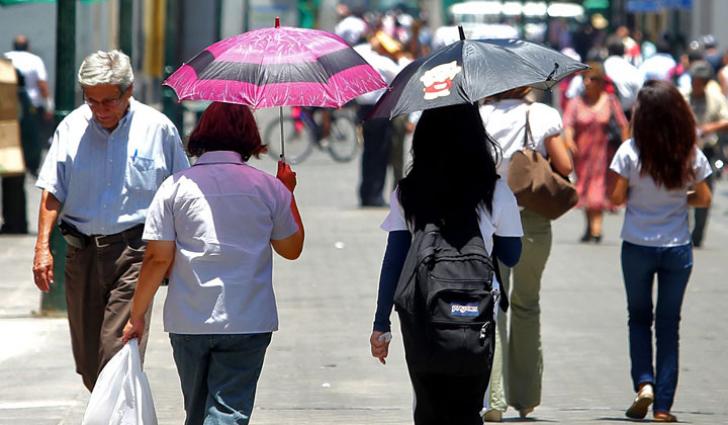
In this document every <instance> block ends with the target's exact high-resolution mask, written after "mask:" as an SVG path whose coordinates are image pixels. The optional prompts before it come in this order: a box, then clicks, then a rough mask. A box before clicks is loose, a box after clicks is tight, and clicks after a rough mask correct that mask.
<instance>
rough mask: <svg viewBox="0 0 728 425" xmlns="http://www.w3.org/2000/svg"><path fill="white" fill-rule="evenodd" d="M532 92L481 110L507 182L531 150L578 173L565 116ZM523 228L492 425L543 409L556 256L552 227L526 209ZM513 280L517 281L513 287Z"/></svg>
mask: <svg viewBox="0 0 728 425" xmlns="http://www.w3.org/2000/svg"><path fill="white" fill-rule="evenodd" d="M530 91H531V89H530V88H528V87H521V88H517V89H513V90H509V91H507V92H504V93H500V94H498V95H495V96H493V97H491V98H489V99H486V103H485V105H483V106H482V107H481V108H480V114H481V116H482V117H483V121H484V123H485V130H486V132H487V133H488V135H489V136H490V137H492V138H493V140H494V141H495V143H496V144H497V145H498V146H499V148H500V150H501V151H502V154H503V159H502V160H501V161H500V163H499V164H498V174H500V176H501V179H502V180H504V181H507V179H508V170H509V168H510V162H511V157H512V156H513V154H514V153H516V152H518V151H520V150H521V149H523V147H530V148H532V149H534V150H536V151H537V152H539V153H540V154H541V155H543V157H544V158H548V159H549V160H550V161H551V165H552V167H553V168H554V169H555V170H556V171H557V172H558V173H560V174H561V175H564V176H568V175H569V174H571V171H572V164H571V157H570V155H569V151H568V149H567V148H566V145H565V144H564V140H563V138H562V137H561V133H562V123H561V116H560V115H559V112H558V111H557V110H556V109H554V108H552V107H550V106H548V105H544V104H543V103H531V102H530V101H528V100H527V99H526V96H527V95H528V94H529V93H530ZM520 218H521V224H522V226H523V238H522V246H523V252H522V253H521V259H520V261H519V262H518V264H517V265H516V266H514V267H513V268H512V269H511V268H509V267H508V266H507V265H505V264H501V265H500V273H501V278H502V279H503V282H501V284H502V288H503V291H505V292H506V293H507V294H509V295H508V299H509V300H510V305H511V308H510V312H511V313H510V316H511V320H510V329H509V328H508V320H507V317H506V314H505V313H504V312H503V311H499V312H498V320H497V326H498V332H497V334H496V345H495V354H494V358H493V368H492V372H491V377H490V391H489V393H488V394H487V395H486V399H485V403H484V408H485V412H484V419H485V421H486V422H501V420H502V418H503V413H504V412H505V411H506V409H507V408H508V406H509V405H510V406H513V407H514V408H515V409H516V410H517V411H518V412H519V415H520V416H521V417H522V418H524V417H526V415H528V414H529V413H531V412H532V411H533V409H534V408H536V406H538V405H539V404H540V403H541V380H542V374H543V356H542V352H541V323H540V311H541V308H540V306H539V293H540V291H541V275H542V274H543V271H544V268H545V267H546V261H547V260H548V257H549V253H550V252H551V221H550V220H549V219H547V218H545V217H543V216H541V215H539V214H537V213H535V212H533V211H530V210H528V209H524V208H521V214H520ZM511 277H512V278H513V280H512V282H511Z"/></svg>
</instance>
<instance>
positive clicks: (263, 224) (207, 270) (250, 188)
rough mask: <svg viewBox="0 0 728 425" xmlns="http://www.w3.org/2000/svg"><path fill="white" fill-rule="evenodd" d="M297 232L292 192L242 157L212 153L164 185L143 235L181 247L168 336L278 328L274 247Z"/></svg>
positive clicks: (170, 296)
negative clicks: (169, 334) (271, 242)
mask: <svg viewBox="0 0 728 425" xmlns="http://www.w3.org/2000/svg"><path fill="white" fill-rule="evenodd" d="M297 230H298V225H297V224H296V222H295V220H294V218H293V214H292V213H291V193H290V192H289V191H288V189H286V187H285V186H284V185H283V183H281V182H280V181H279V180H278V179H276V178H275V177H273V176H271V175H269V174H267V173H264V172H262V171H260V170H257V169H255V168H253V167H252V166H250V165H248V164H246V163H244V162H242V161H241V159H240V155H239V154H238V153H236V152H229V151H215V152H207V153H205V154H203V155H202V156H201V157H200V158H199V160H198V161H197V163H196V164H195V166H193V167H191V168H189V169H187V170H184V171H182V172H179V173H176V174H174V175H173V176H171V177H169V178H168V179H167V180H165V181H164V183H163V184H162V186H161V187H160V188H159V191H158V192H157V194H156V195H155V197H154V200H153V201H152V204H151V205H150V207H149V215H148V217H147V221H146V225H145V227H144V235H143V238H144V239H146V240H169V241H175V243H176V252H175V260H174V263H173V265H172V271H171V275H170V283H169V290H168V292H167V299H166V302H165V304H164V328H165V330H166V331H167V332H171V333H179V334H242V333H263V332H271V331H275V330H277V329H278V313H277V309H276V302H275V296H274V293H273V284H272V282H273V259H272V250H271V245H270V241H271V240H280V239H285V238H287V237H289V236H291V235H293V234H294V233H295V232H296V231H297Z"/></svg>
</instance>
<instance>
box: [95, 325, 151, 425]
mask: <svg viewBox="0 0 728 425" xmlns="http://www.w3.org/2000/svg"><path fill="white" fill-rule="evenodd" d="M82 425H157V414H156V412H155V411H154V399H152V389H151V388H150V386H149V381H148V380H147V376H146V375H145V374H144V372H143V371H142V363H141V358H140V356H139V345H138V342H137V340H136V339H132V340H130V341H129V342H128V343H127V344H126V345H124V347H122V349H121V350H120V351H119V352H118V353H116V355H115V356H114V357H112V358H111V360H109V362H108V363H107V364H106V366H104V369H103V370H102V371H101V374H100V375H99V379H98V380H97V381H96V386H94V390H93V392H92V393H91V398H90V399H89V401H88V406H87V407H86V414H85V415H84V416H83V422H82Z"/></svg>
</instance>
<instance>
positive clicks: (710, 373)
mask: <svg viewBox="0 0 728 425" xmlns="http://www.w3.org/2000/svg"><path fill="white" fill-rule="evenodd" d="M443 152H446V150H444V151H443ZM443 154H446V153H443ZM453 161H457V158H453ZM254 162H255V165H256V166H258V167H259V168H262V169H265V170H267V171H268V172H271V173H273V172H274V170H275V162H274V161H273V160H271V159H269V158H263V159H261V160H259V161H254ZM295 170H296V171H297V174H298V181H299V183H298V188H297V190H296V195H297V199H298V203H299V207H300V209H301V214H302V216H303V221H304V224H305V227H306V243H305V249H304V253H303V255H302V257H301V258H300V259H299V260H297V261H286V260H283V259H281V258H276V260H275V263H274V282H275V283H274V285H275V289H276V295H277V298H278V305H279V314H280V331H278V332H276V333H275V334H274V337H273V342H272V343H271V346H270V348H269V350H268V354H267V357H266V362H265V366H264V369H263V374H262V377H261V379H260V382H259V385H258V395H257V400H256V407H255V410H254V413H253V417H252V423H254V424H263V425H272V424H276V425H278V424H343V425H356V424H407V423H411V406H412V390H411V387H410V384H409V381H408V377H407V373H406V369H405V365H404V360H403V351H402V347H401V338H400V335H399V332H398V328H397V325H396V315H394V314H393V316H392V318H393V321H394V322H395V326H394V328H395V331H394V334H395V335H394V340H393V343H392V346H391V347H392V350H391V352H390V356H389V358H388V361H387V364H386V365H385V366H383V365H380V364H379V363H378V362H377V361H376V360H375V359H373V358H372V357H371V355H370V354H369V343H368V339H369V335H370V332H371V322H372V317H373V311H374V307H375V299H376V290H377V278H378V275H379V266H380V263H381V259H382V254H383V250H384V244H385V240H386V234H385V233H384V232H382V231H381V230H379V224H380V223H381V221H382V219H383V218H384V216H385V214H386V209H377V208H375V209H361V208H358V206H357V197H356V186H357V182H358V173H359V164H358V161H354V162H351V163H347V164H339V163H335V162H333V161H332V160H331V159H330V158H329V157H328V156H327V155H326V154H325V153H323V152H315V153H314V155H313V156H312V157H311V158H309V159H308V160H307V161H306V162H305V163H303V164H301V165H299V166H296V167H295ZM31 183H32V182H29V187H28V191H29V205H28V209H29V217H30V218H31V220H32V222H33V223H35V220H36V219H37V213H36V209H37V205H38V199H39V194H38V191H37V189H34V188H32V187H31ZM714 199H715V203H714V208H713V210H712V215H711V222H710V224H709V235H708V237H707V240H706V242H705V247H704V248H702V249H700V250H696V251H695V268H694V271H693V276H692V278H691V281H690V284H689V287H688V294H687V297H686V300H685V304H684V308H683V320H682V326H681V357H680V383H679V386H678V393H677V397H676V401H675V405H674V407H673V413H674V414H676V415H677V416H678V418H679V419H680V420H681V421H682V422H685V423H695V424H726V423H728V366H726V363H725V356H726V354H725V353H728V333H727V331H726V323H727V322H728V320H727V319H728V314H727V313H726V311H727V310H726V308H725V304H723V303H725V302H726V301H728V289H726V278H725V275H726V267H727V266H726V259H728V257H727V256H726V253H728V249H726V247H725V244H724V243H723V241H725V240H728V184H726V183H724V182H720V183H719V185H718V187H717V190H716V193H715V196H714ZM621 220H622V215H621V214H619V213H618V214H610V215H607V216H606V219H605V231H604V240H603V242H602V243H601V244H599V245H595V244H588V245H586V244H581V243H578V242H577V240H578V239H579V237H580V236H581V233H582V231H583V228H584V221H583V217H582V214H581V212H579V211H572V212H570V213H568V214H567V215H565V216H564V217H563V218H561V219H559V220H557V221H556V222H554V225H553V228H554V231H553V234H554V238H553V239H554V243H553V248H552V252H551V258H550V260H549V263H548V265H547V267H546V272H545V274H544V278H543V283H542V291H541V294H542V297H541V307H542V308H541V309H542V312H541V322H542V334H543V349H544V383H543V401H542V404H541V406H539V407H538V408H537V409H536V411H535V412H534V413H533V415H532V416H530V417H529V419H527V420H525V422H545V423H569V424H613V423H620V422H627V420H626V418H625V417H624V410H625V409H626V408H627V407H628V406H629V404H630V402H631V401H632V398H633V397H634V394H633V392H632V389H631V384H630V380H629V359H628V345H627V315H626V305H625V296H624V290H623V286H622V285H623V284H622V278H621V269H620V265H619V244H620V241H619V227H620V225H621ZM32 228H33V233H35V228H36V226H35V224H33V226H32ZM34 240H35V236H34V235H28V236H0V274H1V276H2V277H0V299H2V300H3V302H2V304H0V335H2V342H0V425H11V424H12V425H19V424H32V425H60V424H79V423H80V422H81V418H82V417H83V412H84V409H85V405H86V402H87V400H88V393H87V392H86V391H85V389H84V387H83V385H82V384H81V379H80V377H79V376H78V375H76V374H75V372H74V366H73V359H72V356H71V349H70V341H69V335H68V326H67V323H66V321H65V319H63V318H41V317H36V316H35V313H36V312H37V310H38V308H39V307H38V306H39V303H40V294H39V292H38V291H37V290H36V289H35V287H34V285H33V283H32V275H31V263H32V254H33V244H34ZM164 296H165V289H164V288H162V289H161V290H160V292H159V293H158V295H157V298H156V302H155V308H154V314H153V321H152V325H151V326H152V331H151V334H150V341H149V348H148V351H147V359H146V364H145V370H146V373H147V374H148V376H149V379H150V382H151V386H152V390H153V393H154V399H155V404H156V409H157V415H158V417H159V423H160V424H175V425H178V424H181V423H183V420H184V412H183V409H182V397H181V393H180V389H179V380H178V378H177V373H176V370H175V366H174V362H173V360H172V356H171V349H170V345H169V341H168V338H167V335H166V334H165V333H164V332H163V331H162V322H161V309H162V305H163V301H164ZM505 421H506V422H519V421H521V420H520V419H518V417H517V413H515V412H514V411H513V410H509V411H508V412H507V413H506V415H505Z"/></svg>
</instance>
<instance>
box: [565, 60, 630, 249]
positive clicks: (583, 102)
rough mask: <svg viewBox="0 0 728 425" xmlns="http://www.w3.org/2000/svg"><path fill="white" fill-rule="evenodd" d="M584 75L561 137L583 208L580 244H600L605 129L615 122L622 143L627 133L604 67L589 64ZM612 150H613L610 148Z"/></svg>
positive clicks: (606, 144)
mask: <svg viewBox="0 0 728 425" xmlns="http://www.w3.org/2000/svg"><path fill="white" fill-rule="evenodd" d="M588 65H589V66H590V67H591V68H590V69H589V70H587V71H586V72H584V77H583V78H584V92H583V93H582V94H581V95H580V96H578V97H576V98H574V99H573V100H572V101H571V102H569V105H568V106H567V107H566V111H564V129H565V130H564V134H565V136H566V143H567V146H569V148H570V149H571V151H572V153H573V155H574V168H575V170H576V190H577V192H578V193H579V204H578V205H577V206H578V207H581V208H584V212H585V216H586V229H585V231H584V236H582V238H581V241H582V242H591V241H593V242H601V240H602V218H603V213H604V210H609V209H611V208H612V204H611V203H610V202H609V199H608V194H607V171H608V167H609V161H610V160H611V153H613V152H614V150H612V151H611V152H610V146H609V140H608V130H609V121H610V119H613V120H616V123H617V124H618V126H619V128H620V129H621V136H622V138H621V139H622V140H625V139H626V138H627V137H628V134H629V128H628V124H627V118H626V117H625V116H624V113H623V112H622V106H621V105H620V103H619V101H618V100H617V98H616V97H615V96H614V95H611V94H609V93H607V92H606V90H605V73H604V67H603V66H602V64H601V63H598V62H589V63H588ZM612 149H614V148H612Z"/></svg>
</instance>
